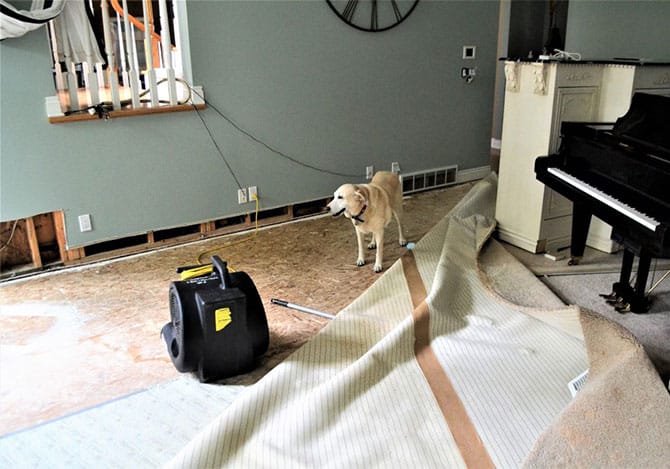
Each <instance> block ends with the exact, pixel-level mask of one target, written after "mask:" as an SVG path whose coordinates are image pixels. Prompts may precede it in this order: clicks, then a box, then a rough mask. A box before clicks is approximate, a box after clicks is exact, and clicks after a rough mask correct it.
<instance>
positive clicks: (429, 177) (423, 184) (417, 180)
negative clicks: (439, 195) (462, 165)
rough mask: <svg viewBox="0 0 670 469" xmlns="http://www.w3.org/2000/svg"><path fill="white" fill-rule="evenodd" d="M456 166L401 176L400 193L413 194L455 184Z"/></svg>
mask: <svg viewBox="0 0 670 469" xmlns="http://www.w3.org/2000/svg"><path fill="white" fill-rule="evenodd" d="M457 172H458V166H457V165H454V166H446V167H444V168H438V169H429V170H427V171H417V172H415V173H409V174H403V175H402V192H403V194H411V193H413V192H419V191H425V190H428V189H436V188H438V187H446V186H450V185H452V184H456V173H457Z"/></svg>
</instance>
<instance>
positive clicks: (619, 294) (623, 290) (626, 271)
mask: <svg viewBox="0 0 670 469" xmlns="http://www.w3.org/2000/svg"><path fill="white" fill-rule="evenodd" d="M634 260H635V254H634V253H633V251H631V250H630V249H627V248H624V251H623V260H622V261H621V273H619V281H618V282H616V283H614V285H612V293H610V294H609V295H600V296H602V297H603V298H605V301H607V302H608V303H610V304H612V305H615V306H616V305H618V306H620V307H623V306H624V297H630V296H631V295H632V293H633V289H632V288H631V287H630V274H631V272H632V271H633V261H634Z"/></svg>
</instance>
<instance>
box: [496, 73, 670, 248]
mask: <svg viewBox="0 0 670 469" xmlns="http://www.w3.org/2000/svg"><path fill="white" fill-rule="evenodd" d="M505 78H506V92H505V107H504V115H503V131H502V145H501V149H500V167H499V182H498V196H497V201H496V219H497V222H498V235H499V237H500V239H502V240H503V241H506V242H508V243H510V244H513V245H515V246H518V247H521V248H523V249H525V250H527V251H530V252H544V251H555V250H557V249H559V248H564V247H567V246H569V245H570V229H571V225H572V202H570V201H569V200H567V199H565V198H564V197H562V196H561V195H559V194H557V193H555V192H554V191H553V190H551V189H548V188H546V187H545V186H544V184H542V183H541V182H539V181H537V180H536V179H535V171H534V164H535V159H536V158H537V157H539V156H546V155H549V154H552V153H555V152H556V151H558V147H559V144H560V141H559V140H560V129H561V123H562V122H565V121H582V122H614V121H616V119H617V118H618V117H620V116H622V115H623V114H625V113H626V111H627V110H628V107H629V106H630V99H631V97H632V95H633V93H634V92H635V91H644V92H653V93H659V94H670V66H639V65H638V66H636V65H628V64H626V65H622V64H612V63H588V62H580V63H559V62H544V63H540V62H518V61H517V62H514V61H507V62H505ZM610 234H611V227H610V226H609V225H606V224H605V223H603V222H602V221H600V220H598V219H597V218H595V217H594V218H593V220H592V222H591V229H590V231H589V237H588V239H587V245H588V246H591V247H594V248H596V249H599V250H602V251H605V252H613V251H614V250H615V249H616V248H617V246H616V245H615V244H614V243H613V242H612V241H611V240H610Z"/></svg>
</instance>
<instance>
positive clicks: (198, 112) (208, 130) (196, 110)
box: [193, 106, 244, 190]
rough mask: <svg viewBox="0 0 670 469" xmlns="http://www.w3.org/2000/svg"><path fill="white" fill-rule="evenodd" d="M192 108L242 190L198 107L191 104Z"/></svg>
mask: <svg viewBox="0 0 670 469" xmlns="http://www.w3.org/2000/svg"><path fill="white" fill-rule="evenodd" d="M193 109H194V110H195V113H196V114H197V115H198V117H199V118H200V121H201V122H202V125H203V126H205V130H206V131H207V134H208V135H209V139H210V140H211V141H212V143H213V144H214V147H215V148H216V151H218V152H219V156H221V159H222V160H223V162H224V163H226V166H227V167H228V171H230V174H231V175H232V176H233V179H235V182H236V183H237V187H239V188H240V189H241V190H244V189H242V184H240V181H239V179H237V176H236V175H235V171H233V168H231V167H230V163H228V160H227V159H226V157H225V156H224V155H223V151H221V148H220V147H219V144H218V143H216V140H215V139H214V136H213V135H212V131H211V130H210V129H209V126H208V125H207V123H206V122H205V119H203V118H202V116H201V115H200V111H199V110H198V108H197V107H196V106H193Z"/></svg>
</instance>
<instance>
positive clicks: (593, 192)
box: [547, 168, 660, 231]
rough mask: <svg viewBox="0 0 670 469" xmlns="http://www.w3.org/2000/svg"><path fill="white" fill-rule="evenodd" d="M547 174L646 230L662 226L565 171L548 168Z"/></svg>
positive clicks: (653, 229)
mask: <svg viewBox="0 0 670 469" xmlns="http://www.w3.org/2000/svg"><path fill="white" fill-rule="evenodd" d="M547 172H548V173H551V174H553V175H554V176H556V177H557V178H559V179H561V180H563V181H565V182H567V183H568V184H570V185H571V186H573V187H575V188H577V189H579V190H581V191H582V192H584V193H586V194H588V195H590V196H591V197H593V198H594V199H596V200H599V201H600V202H602V203H604V204H605V205H607V206H609V207H612V208H613V209H614V210H616V211H618V212H619V213H622V214H624V215H625V216H627V217H628V218H630V219H631V220H634V221H636V222H637V223H639V224H640V225H642V226H644V227H645V228H648V229H650V230H651V231H656V228H657V227H658V226H660V223H659V222H658V221H656V220H654V219H653V218H651V217H650V216H648V215H645V214H644V213H642V212H639V211H638V210H636V209H634V208H633V207H631V206H630V205H627V204H625V203H623V202H620V201H618V200H617V199H615V198H614V197H612V196H611V195H608V194H606V193H605V192H603V191H601V190H600V189H597V188H595V187H593V186H591V185H590V184H588V183H586V182H584V181H582V180H580V179H578V178H576V177H574V176H571V175H570V174H568V173H566V172H565V171H563V170H560V169H558V168H547Z"/></svg>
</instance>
